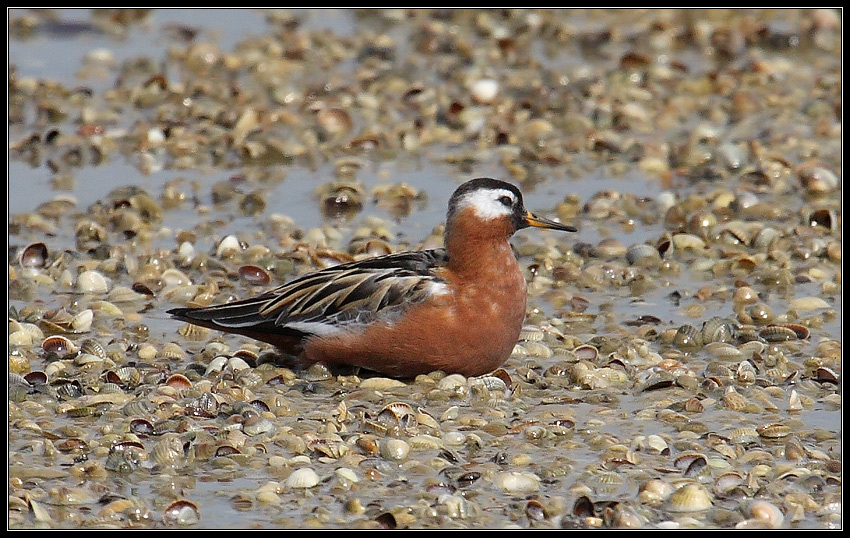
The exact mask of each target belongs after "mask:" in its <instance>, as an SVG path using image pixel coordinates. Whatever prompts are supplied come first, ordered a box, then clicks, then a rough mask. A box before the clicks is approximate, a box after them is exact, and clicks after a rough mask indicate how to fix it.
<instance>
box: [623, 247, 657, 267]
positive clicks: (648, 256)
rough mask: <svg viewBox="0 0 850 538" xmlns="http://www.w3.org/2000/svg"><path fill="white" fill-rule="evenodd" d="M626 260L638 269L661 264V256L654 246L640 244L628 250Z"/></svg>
mask: <svg viewBox="0 0 850 538" xmlns="http://www.w3.org/2000/svg"><path fill="white" fill-rule="evenodd" d="M626 260H628V262H629V263H630V264H632V265H635V266H638V267H647V268H651V267H655V266H657V265H658V264H660V263H661V255H660V254H659V253H658V249H657V248H655V247H653V246H652V245H648V244H646V243H640V244H637V245H632V246H630V247H629V248H628V249H626Z"/></svg>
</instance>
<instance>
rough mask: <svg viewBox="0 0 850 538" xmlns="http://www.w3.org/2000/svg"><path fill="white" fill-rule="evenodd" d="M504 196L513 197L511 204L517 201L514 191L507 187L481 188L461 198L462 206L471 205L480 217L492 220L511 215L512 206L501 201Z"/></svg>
mask: <svg viewBox="0 0 850 538" xmlns="http://www.w3.org/2000/svg"><path fill="white" fill-rule="evenodd" d="M502 196H507V197H508V198H510V199H511V205H513V203H514V202H516V197H515V196H514V193H512V192H511V191H509V190H507V189H479V190H475V191H472V192H470V193H468V194H466V195H464V197H463V198H461V199H460V204H459V206H460V207H461V208H464V207H471V208H472V209H473V211H475V215H476V216H478V217H479V218H482V219H485V220H490V219H495V218H498V217H504V216H506V215H510V214H511V212H512V208H510V207H508V206H506V205H505V204H503V203H502V202H500V201H499V198H501V197H502Z"/></svg>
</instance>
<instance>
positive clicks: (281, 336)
mask: <svg viewBox="0 0 850 538" xmlns="http://www.w3.org/2000/svg"><path fill="white" fill-rule="evenodd" d="M528 227H535V228H545V229H551V230H560V231H567V232H576V231H577V229H576V228H575V227H574V226H569V225H566V224H562V223H560V222H557V221H554V220H551V219H548V218H545V217H539V216H537V215H535V214H533V213H531V212H530V211H528V210H527V209H525V206H524V204H523V198H522V193H521V192H520V190H519V189H518V188H517V187H516V186H514V185H513V184H511V183H509V182H506V181H502V180H499V179H493V178H489V177H481V178H475V179H471V180H469V181H466V182H465V183H463V184H461V185H460V186H458V187H457V189H456V190H455V191H454V193H453V194H452V195H451V197H450V199H449V203H448V212H447V214H446V225H445V231H444V237H443V243H444V246H443V248H435V249H429V250H418V251H407V252H397V253H392V254H387V255H383V256H378V257H373V258H367V259H362V260H357V261H352V262H347V263H342V264H339V265H335V266H331V267H327V268H324V269H320V270H317V271H314V272H310V273H306V274H304V275H301V276H298V277H296V278H295V279H293V280H291V281H289V282H287V283H285V284H283V285H281V286H279V287H277V288H274V289H272V290H270V291H267V292H265V293H262V294H260V295H257V296H255V297H252V298H249V299H243V300H237V301H234V302H230V303H226V304H221V305H215V306H209V307H203V308H174V309H171V310H168V311H167V313H168V314H170V315H171V317H172V318H173V319H176V320H181V321H185V322H187V323H190V324H194V325H199V326H202V327H207V328H211V329H216V330H219V331H223V332H225V333H234V334H239V335H243V336H248V337H250V338H253V339H255V340H259V341H261V342H266V343H269V344H272V345H274V346H276V347H277V348H278V349H279V350H281V351H283V352H284V353H286V354H288V355H290V356H294V357H295V358H297V359H298V362H300V363H302V364H313V363H319V362H320V363H324V364H326V365H329V364H337V365H348V366H353V367H359V368H361V369H365V370H369V371H372V372H377V373H379V374H383V375H387V376H390V377H394V378H414V377H415V376H417V375H419V374H427V373H429V372H433V371H437V370H441V371H443V372H444V373H446V374H453V373H457V374H462V375H465V376H467V377H473V376H480V375H484V374H488V373H491V372H493V371H494V370H496V369H497V368H499V367H500V366H501V365H502V364H503V363H505V362H506V361H507V359H508V358H510V355H511V353H512V351H513V348H514V346H515V344H516V342H517V340H518V338H519V334H520V330H521V328H522V326H523V323H524V320H525V313H526V301H527V282H526V279H525V275H524V273H523V271H522V268H521V267H520V265H519V262H518V261H517V258H516V256H515V255H514V251H513V248H512V247H511V244H510V242H509V239H510V237H511V236H512V235H513V234H514V233H515V232H517V231H518V230H522V229H524V228H528Z"/></svg>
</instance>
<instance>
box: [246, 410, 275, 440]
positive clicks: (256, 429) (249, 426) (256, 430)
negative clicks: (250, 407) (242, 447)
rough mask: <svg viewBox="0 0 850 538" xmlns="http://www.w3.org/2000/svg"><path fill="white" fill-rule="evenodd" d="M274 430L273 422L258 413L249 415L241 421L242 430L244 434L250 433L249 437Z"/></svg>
mask: <svg viewBox="0 0 850 538" xmlns="http://www.w3.org/2000/svg"><path fill="white" fill-rule="evenodd" d="M274 430H275V426H274V423H273V422H272V421H271V420H269V419H267V418H265V417H261V416H259V415H253V416H250V417H248V418H246V419H245V421H244V422H243V423H242V431H243V432H245V435H250V436H251V437H254V436H257V435H262V434H264V433H269V432H273V431H274Z"/></svg>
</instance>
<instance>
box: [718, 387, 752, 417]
mask: <svg viewBox="0 0 850 538" xmlns="http://www.w3.org/2000/svg"><path fill="white" fill-rule="evenodd" d="M749 404H750V402H749V401H748V400H747V399H746V398H745V397H744V396H742V395H741V394H739V393H738V392H737V391H736V390H735V388H734V387H727V388H726V392H725V393H724V394H723V405H725V406H726V407H727V408H728V409H730V410H732V411H743V410H744V409H746V408H747V406H748V405H749Z"/></svg>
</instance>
